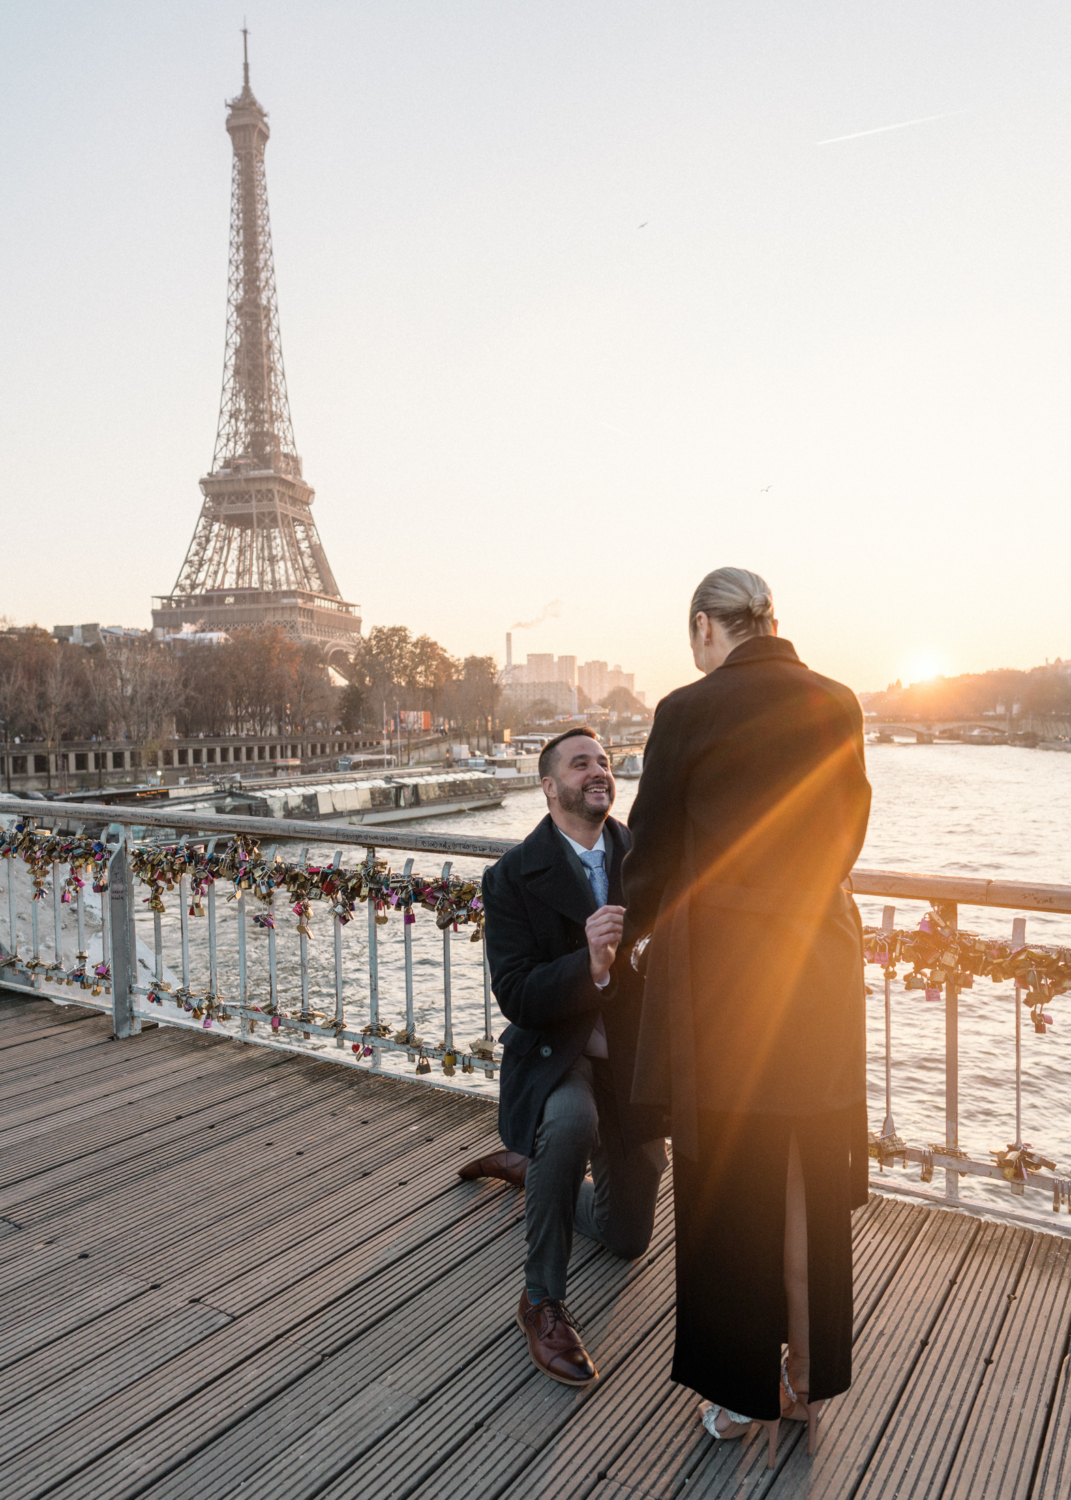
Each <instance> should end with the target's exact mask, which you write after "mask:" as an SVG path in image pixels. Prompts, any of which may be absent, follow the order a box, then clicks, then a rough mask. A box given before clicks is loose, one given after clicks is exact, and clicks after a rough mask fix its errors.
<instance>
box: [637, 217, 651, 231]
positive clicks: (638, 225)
mask: <svg viewBox="0 0 1071 1500" xmlns="http://www.w3.org/2000/svg"><path fill="white" fill-rule="evenodd" d="M650 222H651V221H650V219H644V221H643V223H642V224H637V225H636V228H637V229H646V228H647V226H648V224H649V223H650Z"/></svg>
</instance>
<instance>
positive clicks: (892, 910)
mask: <svg viewBox="0 0 1071 1500" xmlns="http://www.w3.org/2000/svg"><path fill="white" fill-rule="evenodd" d="M895 927H896V907H895V906H885V907H883V908H882V912H881V930H882V932H887V933H889V934H890V935H891V934H892V932H893V931H894V929H895ZM891 967H892V965H891V964H890V963H888V962H887V963H886V965H885V1121H884V1123H883V1124H882V1127H881V1133H882V1135H883V1136H890V1135H895V1134H896V1125H895V1123H894V1121H893V1112H892V980H891V979H890V978H889V969H890V968H891Z"/></svg>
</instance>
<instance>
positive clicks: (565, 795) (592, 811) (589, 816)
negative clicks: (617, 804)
mask: <svg viewBox="0 0 1071 1500" xmlns="http://www.w3.org/2000/svg"><path fill="white" fill-rule="evenodd" d="M589 785H590V783H589ZM605 785H606V795H607V797H608V798H609V801H608V803H607V805H606V807H605V808H602V807H592V805H591V803H590V802H589V801H588V799H587V797H586V796H585V795H584V790H585V789H584V788H583V787H575V788H574V787H571V786H563V785H562V784H561V782H558V801H559V802H560V803H561V805H562V807H563V808H564V809H565V811H566V812H568V813H575V814H576V816H577V817H578V818H585V819H586V820H587V821H588V822H589V823H605V822H606V818H607V815H608V814H609V811H610V808H611V807H613V805H614V790H615V788H614V784H613V782H612V781H611V780H610V778H609V777H607V778H606V783H605Z"/></svg>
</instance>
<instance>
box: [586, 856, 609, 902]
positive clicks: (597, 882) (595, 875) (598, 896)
mask: <svg viewBox="0 0 1071 1500" xmlns="http://www.w3.org/2000/svg"><path fill="white" fill-rule="evenodd" d="M580 862H581V864H582V865H583V866H584V868H585V870H586V871H587V877H588V884H589V885H590V886H591V889H592V890H593V891H594V893H595V905H596V906H605V905H606V898H607V897H608V896H609V894H610V881H609V879H608V878H607V874H606V860H605V858H604V856H603V851H602V850H601V849H585V850H584V852H583V853H582V854H581V856H580Z"/></svg>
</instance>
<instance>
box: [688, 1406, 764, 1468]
mask: <svg viewBox="0 0 1071 1500" xmlns="http://www.w3.org/2000/svg"><path fill="white" fill-rule="evenodd" d="M699 1415H700V1417H701V1418H702V1419H703V1426H704V1428H705V1429H706V1430H707V1432H709V1433H710V1435H711V1437H712V1438H715V1439H717V1441H718V1442H720V1443H724V1442H732V1441H735V1440H736V1439H738V1438H742V1437H744V1436H745V1435H746V1434H747V1433H748V1432H749V1431H750V1430H751V1423H752V1420H759V1419H752V1418H751V1417H745V1416H744V1414H743V1412H739V1411H730V1410H729V1408H728V1407H727V1406H716V1405H715V1404H714V1402H713V1401H700V1403H699ZM720 1416H723V1417H724V1418H725V1425H724V1427H719V1426H718V1418H719V1417H720ZM760 1425H761V1426H763V1427H765V1428H766V1436H767V1450H766V1467H767V1468H768V1469H772V1468H774V1467H776V1464H777V1433H778V1429H779V1427H780V1425H781V1419H780V1417H775V1418H774V1419H773V1421H772V1422H765V1421H760Z"/></svg>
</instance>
